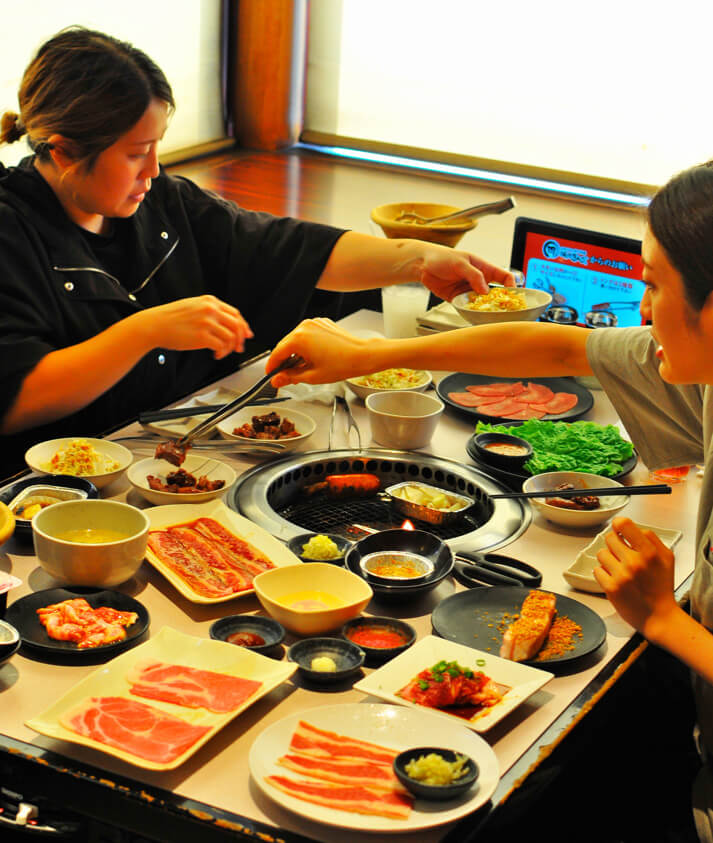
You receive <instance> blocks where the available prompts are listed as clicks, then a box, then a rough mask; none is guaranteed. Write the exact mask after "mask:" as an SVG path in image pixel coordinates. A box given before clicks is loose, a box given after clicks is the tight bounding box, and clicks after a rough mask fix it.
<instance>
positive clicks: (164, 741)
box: [59, 697, 210, 764]
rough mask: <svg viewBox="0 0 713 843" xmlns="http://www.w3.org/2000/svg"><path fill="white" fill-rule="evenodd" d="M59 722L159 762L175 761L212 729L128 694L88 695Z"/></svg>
mask: <svg viewBox="0 0 713 843" xmlns="http://www.w3.org/2000/svg"><path fill="white" fill-rule="evenodd" d="M59 722H60V723H61V724H62V726H64V728H65V729H69V730H70V731H71V732H76V733H77V734H78V735H82V736H83V737H85V738H91V739H92V740H94V741H97V742H99V743H103V744H106V745H107V746H112V747H114V748H115V749H121V750H123V751H124V752H128V753H129V754H131V755H136V756H138V757H139V758H145V759H146V760H147V761H153V762H154V763H156V764H169V763H170V762H172V761H175V760H176V758H178V757H179V756H180V755H182V754H183V753H184V752H185V751H186V750H187V749H189V748H190V747H191V746H193V744H194V743H195V742H196V741H198V740H200V739H201V738H202V737H203V736H204V735H205V734H206V732H208V731H210V727H209V726H196V725H194V724H193V723H188V722H187V721H185V720H182V719H181V718H180V717H174V716H173V715H172V714H167V713H166V712H165V711H160V710H159V709H157V708H154V707H153V706H150V705H146V704H145V703H142V702H138V701H136V700H130V699H126V698H125V697H88V698H87V699H85V700H83V701H82V702H81V703H79V705H77V706H75V707H74V708H73V709H71V710H70V711H67V712H66V713H65V714H63V715H61V716H60V717H59Z"/></svg>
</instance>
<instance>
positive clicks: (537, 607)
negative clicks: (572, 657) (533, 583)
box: [500, 591, 557, 662]
mask: <svg viewBox="0 0 713 843" xmlns="http://www.w3.org/2000/svg"><path fill="white" fill-rule="evenodd" d="M556 602H557V598H556V597H555V596H554V594H549V593H548V592H546V591H531V592H530V593H529V594H528V595H527V597H526V598H525V600H524V601H523V604H522V609H520V616H519V617H518V619H517V620H516V621H514V622H513V623H511V624H510V626H509V627H508V628H507V629H506V630H505V635H504V636H503V643H502V646H501V647H500V655H501V657H502V658H504V659H510V660H511V661H515V662H523V661H529V660H530V659H532V658H534V657H535V656H536V655H537V653H538V652H539V650H540V648H541V647H542V645H543V644H544V643H545V639H546V638H547V634H548V633H549V631H550V627H551V626H552V621H553V620H554V618H555V612H556V608H555V606H556Z"/></svg>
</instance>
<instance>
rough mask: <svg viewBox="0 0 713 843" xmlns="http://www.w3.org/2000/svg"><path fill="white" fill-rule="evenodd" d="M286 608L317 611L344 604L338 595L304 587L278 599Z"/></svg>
mask: <svg viewBox="0 0 713 843" xmlns="http://www.w3.org/2000/svg"><path fill="white" fill-rule="evenodd" d="M277 602H278V603H281V604H282V605H283V606H287V608H288V609H298V610H299V611H302V612H318V611H324V610H325V609H339V608H340V607H341V606H344V605H346V604H345V603H344V601H343V600H341V599H340V598H339V597H335V595H334V594H329V593H327V592H326V591H316V590H314V589H306V590H305V591H293V592H292V593H291V594H286V595H285V596H284V597H281V598H280V599H279V600H278V601H277Z"/></svg>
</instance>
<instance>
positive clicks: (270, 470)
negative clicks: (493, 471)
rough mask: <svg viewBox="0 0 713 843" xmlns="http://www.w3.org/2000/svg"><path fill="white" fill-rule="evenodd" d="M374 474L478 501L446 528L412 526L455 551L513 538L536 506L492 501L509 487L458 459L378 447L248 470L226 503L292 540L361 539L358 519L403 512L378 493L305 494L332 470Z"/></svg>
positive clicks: (394, 522) (380, 522) (394, 521)
mask: <svg viewBox="0 0 713 843" xmlns="http://www.w3.org/2000/svg"><path fill="white" fill-rule="evenodd" d="M359 472H364V473H368V474H376V475H378V476H379V478H380V479H381V483H382V487H386V486H390V485H393V484H395V483H400V482H403V481H404V480H418V481H421V482H423V483H429V484H430V485H435V486H439V487H441V488H443V489H445V490H446V491H452V492H454V493H457V494H461V495H467V496H468V497H470V498H473V499H474V500H475V502H476V506H474V507H473V510H472V512H470V513H469V514H468V515H467V516H464V517H463V518H462V519H458V520H457V521H454V522H452V523H449V524H447V525H441V526H436V525H423V524H420V523H417V524H415V525H414V526H416V527H417V528H418V529H426V530H428V531H429V532H432V533H434V534H435V535H437V536H438V537H439V538H442V539H443V540H444V541H446V542H447V543H448V545H449V546H450V547H451V548H452V549H453V550H459V549H463V550H473V551H486V550H495V549H496V548H499V547H503V546H504V545H506V544H509V543H510V542H512V541H515V539H517V538H518V537H519V536H520V535H522V533H523V532H524V531H525V530H526V529H527V527H528V525H529V524H530V521H531V518H532V511H531V509H530V506H529V504H528V503H527V501H525V500H495V501H494V500H491V499H490V497H489V496H490V495H491V494H497V493H499V492H503V491H507V487H505V486H502V485H501V484H500V483H498V481H497V480H495V479H494V478H493V477H490V476H489V475H488V474H486V473H484V472H482V471H478V470H477V469H474V468H472V467H471V466H468V465H462V464H461V463H458V462H455V461H453V460H448V459H443V458H441V457H434V456H431V455H430V454H424V453H420V452H412V451H390V450H380V449H365V450H361V451H358V450H346V449H345V450H339V451H308V452H304V453H299V454H294V455H292V456H288V457H285V458H283V459H279V460H276V461H273V462H270V463H268V464H265V465H261V466H257V467H255V468H254V469H252V470H251V471H248V472H246V473H245V474H243V475H242V476H241V477H240V478H239V479H238V482H237V483H236V484H235V486H234V487H233V489H232V490H231V491H230V492H229V493H228V495H226V499H225V503H227V505H228V506H230V507H231V508H232V509H234V510H235V511H236V512H238V513H240V514H241V515H243V516H245V517H246V518H249V519H250V520H251V521H253V522H254V523H256V524H258V525H259V526H261V527H263V528H264V529H265V530H267V531H268V532H270V533H271V534H272V535H273V536H275V537H276V538H278V539H281V540H282V541H288V540H289V539H291V538H293V537H294V536H296V535H299V534H300V533H304V532H305V531H306V530H309V531H313V532H315V531H316V532H330V533H337V534H339V535H344V536H346V537H351V538H352V539H353V538H355V537H356V538H359V537H360V536H359V535H358V533H357V535H355V533H354V531H353V530H352V531H350V530H349V528H350V527H352V525H355V524H362V525H366V526H368V527H370V528H372V529H376V530H383V529H390V528H393V527H400V526H401V524H402V523H403V520H404V517H403V515H400V514H398V513H396V512H394V510H393V509H392V508H391V507H390V506H389V504H388V503H387V502H385V501H383V500H381V499H379V498H373V499H372V498H367V499H363V498H362V499H350V500H340V499H337V500H330V499H327V498H319V499H317V498H307V497H306V496H303V495H301V494H300V492H301V490H302V488H303V486H306V485H308V484H310V483H315V482H318V481H319V480H320V479H322V478H323V477H325V476H327V475H329V474H345V473H359Z"/></svg>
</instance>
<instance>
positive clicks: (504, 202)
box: [395, 196, 515, 225]
mask: <svg viewBox="0 0 713 843" xmlns="http://www.w3.org/2000/svg"><path fill="white" fill-rule="evenodd" d="M514 207H515V199H514V198H513V197H512V196H508V198H507V199H500V200H499V201H498V202H486V203H485V204H484V205H473V207H472V208H465V209H464V210H462V211H454V212H453V213H451V214H443V215H442V216H440V217H422V216H421V215H420V214H417V213H415V212H414V211H402V212H401V213H400V214H399V216H398V217H396V220H395V222H407V223H408V222H413V223H417V224H418V225H432V224H433V223H441V222H453V221H455V220H461V219H462V220H473V219H477V218H478V217H485V216H487V215H488V214H502V213H503V212H504V211H509V210H510V209H511V208H514Z"/></svg>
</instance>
